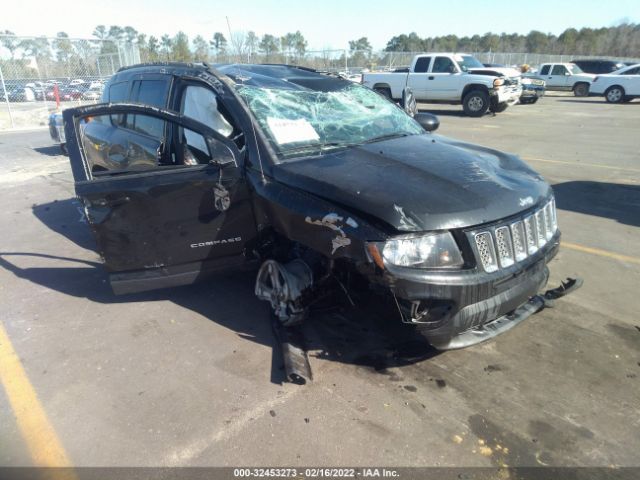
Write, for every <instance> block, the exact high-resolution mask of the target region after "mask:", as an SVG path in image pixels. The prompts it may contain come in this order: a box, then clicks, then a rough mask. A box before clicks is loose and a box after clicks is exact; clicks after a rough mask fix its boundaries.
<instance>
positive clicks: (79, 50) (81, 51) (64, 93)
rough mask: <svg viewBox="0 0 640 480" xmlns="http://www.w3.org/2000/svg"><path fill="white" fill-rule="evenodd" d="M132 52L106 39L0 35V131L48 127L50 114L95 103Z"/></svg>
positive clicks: (134, 60)
mask: <svg viewBox="0 0 640 480" xmlns="http://www.w3.org/2000/svg"><path fill="white" fill-rule="evenodd" d="M138 62H140V56H139V55H138V54H137V48H135V47H134V46H132V45H126V44H122V45H120V44H116V43H114V42H112V41H108V40H96V39H77V38H69V37H18V36H14V35H0V130H5V129H9V128H12V129H20V128H33V127H37V126H43V125H47V122H48V116H49V115H50V113H51V112H55V111H57V110H61V109H63V108H64V107H65V106H68V105H79V104H84V103H90V102H96V101H98V100H99V98H100V95H101V94H102V87H103V86H104V83H105V81H106V80H107V79H108V78H109V77H110V76H111V75H112V74H113V73H114V72H116V71H117V70H118V69H119V68H120V67H122V66H124V65H130V64H132V63H138Z"/></svg>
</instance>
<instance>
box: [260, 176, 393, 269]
mask: <svg viewBox="0 0 640 480" xmlns="http://www.w3.org/2000/svg"><path fill="white" fill-rule="evenodd" d="M248 175H249V180H250V183H251V184H253V188H254V189H255V193H256V202H255V210H256V212H255V213H256V222H257V224H258V229H259V230H260V231H264V230H266V229H269V228H271V229H273V230H274V231H275V232H276V233H278V234H279V235H282V236H284V237H286V238H288V239H289V240H291V241H294V242H297V243H300V244H302V245H304V246H306V247H309V248H311V249H312V250H314V251H316V252H318V253H320V254H322V255H324V256H326V257H327V258H331V259H338V258H347V259H350V260H352V261H354V262H356V263H361V262H365V261H368V257H367V253H366V244H365V242H367V241H382V240H384V239H385V238H387V236H386V235H385V234H384V233H382V232H381V230H379V229H377V228H375V227H373V226H372V225H371V224H370V223H369V222H367V221H365V220H363V219H362V218H360V217H359V216H357V215H354V214H353V213H351V212H349V211H348V210H346V209H343V208H340V207H339V206H337V205H335V204H333V203H331V202H329V201H326V200H324V199H322V198H320V197H317V196H315V195H312V194H310V193H308V192H305V191H303V190H299V189H295V188H292V187H290V186H288V185H285V184H283V183H280V182H276V181H272V180H269V179H266V180H263V179H262V178H261V177H260V175H258V174H255V173H252V172H249V174H248Z"/></svg>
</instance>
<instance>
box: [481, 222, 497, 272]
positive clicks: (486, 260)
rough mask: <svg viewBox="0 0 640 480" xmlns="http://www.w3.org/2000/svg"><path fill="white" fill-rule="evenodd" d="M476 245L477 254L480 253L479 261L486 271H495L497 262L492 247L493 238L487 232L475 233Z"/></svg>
mask: <svg viewBox="0 0 640 480" xmlns="http://www.w3.org/2000/svg"><path fill="white" fill-rule="evenodd" d="M476 247H478V254H479V255H480V261H481V262H482V266H483V267H484V270H485V271H486V272H495V271H496V270H498V263H497V262H496V251H495V249H494V248H493V239H492V238H491V234H490V233H489V232H482V233H478V234H477V235H476Z"/></svg>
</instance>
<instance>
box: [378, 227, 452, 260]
mask: <svg viewBox="0 0 640 480" xmlns="http://www.w3.org/2000/svg"><path fill="white" fill-rule="evenodd" d="M378 245H379V248H381V249H382V259H383V260H384V263H385V264H391V265H396V266H398V267H412V268H456V267H461V266H462V264H463V261H462V255H461V254H460V250H459V249H458V245H456V242H455V240H454V239H453V237H452V236H451V234H450V233H449V232H445V233H433V234H427V235H423V236H420V237H399V238H394V239H391V240H388V241H386V242H384V243H383V244H378Z"/></svg>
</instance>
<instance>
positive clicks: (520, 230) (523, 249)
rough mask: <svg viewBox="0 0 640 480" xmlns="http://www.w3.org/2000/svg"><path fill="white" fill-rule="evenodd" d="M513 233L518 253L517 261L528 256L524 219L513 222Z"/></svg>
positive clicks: (514, 244)
mask: <svg viewBox="0 0 640 480" xmlns="http://www.w3.org/2000/svg"><path fill="white" fill-rule="evenodd" d="M511 235H512V236H513V250H514V252H515V254H516V262H519V261H520V260H524V259H525V258H527V246H526V245H525V243H524V242H525V238H524V223H522V221H519V222H516V223H512V224H511Z"/></svg>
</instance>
